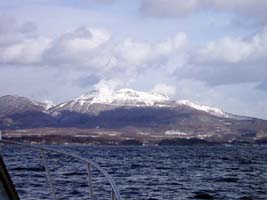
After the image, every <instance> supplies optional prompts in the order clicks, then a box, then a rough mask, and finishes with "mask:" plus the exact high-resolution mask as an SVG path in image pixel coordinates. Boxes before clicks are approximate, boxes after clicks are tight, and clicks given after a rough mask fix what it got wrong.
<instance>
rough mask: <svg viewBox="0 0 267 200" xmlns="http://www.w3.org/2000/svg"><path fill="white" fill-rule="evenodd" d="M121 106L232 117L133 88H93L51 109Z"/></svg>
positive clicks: (105, 108)
mask: <svg viewBox="0 0 267 200" xmlns="http://www.w3.org/2000/svg"><path fill="white" fill-rule="evenodd" d="M120 106H131V107H133V106H134V107H135V106H137V107H178V106H186V107H190V108H191V109H195V110H199V111H203V112H206V113H209V114H211V115H214V116H217V117H224V118H231V116H233V115H231V114H228V113H226V112H224V111H222V110H220V109H219V108H215V107H209V106H204V105H198V104H195V103H193V102H190V101H189V100H178V101H173V100H171V99H170V98H169V97H168V96H166V95H164V94H160V93H155V92H142V91H136V90H132V89H121V90H118V91H99V90H93V91H91V92H88V93H86V94H83V95H81V96H80V97H78V98H76V99H75V100H73V101H69V102H65V103H62V104H59V105H57V106H55V107H52V108H51V109H50V111H51V112H53V113H56V112H60V111H64V110H68V111H77V112H81V113H88V112H93V113H98V112H100V111H103V110H110V109H112V108H117V107H120Z"/></svg>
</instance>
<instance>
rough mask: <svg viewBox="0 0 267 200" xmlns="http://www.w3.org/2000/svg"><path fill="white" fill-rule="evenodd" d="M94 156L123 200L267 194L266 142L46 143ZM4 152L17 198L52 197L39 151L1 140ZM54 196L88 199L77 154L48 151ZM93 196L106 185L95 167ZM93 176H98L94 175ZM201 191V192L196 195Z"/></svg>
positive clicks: (106, 191) (105, 192)
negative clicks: (161, 144) (164, 144)
mask: <svg viewBox="0 0 267 200" xmlns="http://www.w3.org/2000/svg"><path fill="white" fill-rule="evenodd" d="M49 147H51V148H56V149H60V150H64V151H67V152H71V153H73V154H77V155H80V156H82V157H84V158H88V159H92V160H94V161H96V162H97V163H98V164H99V165H100V166H102V167H103V168H105V169H106V170H107V171H108V172H109V173H110V175H111V176H112V177H113V178H114V180H115V182H116V183H117V185H118V187H119V189H120V192H121V195H122V197H123V198H124V199H125V200H126V199H127V200H142V199H147V200H148V199H150V200H152V199H153V200H156V199H160V200H169V199H182V200H183V199H198V198H197V197H199V198H200V196H201V194H203V193H204V194H206V195H207V194H209V195H210V197H213V199H222V200H224V199H225V200H231V199H243V200H248V199H256V200H260V199H267V163H266V154H267V147H264V146H230V147H229V146H228V147H226V146H208V147H206V146H202V147H200V146H181V147H171V146H170V147H118V146H96V147H92V146H77V145H76V146H49ZM4 158H5V161H6V164H7V166H8V169H9V170H10V173H11V176H12V178H13V179H14V182H15V185H16V187H17V189H18V192H19V195H20V196H21V199H25V200H33V199H50V196H49V195H50V193H49V187H48V186H47V181H46V178H45V173H44V168H43V165H42V160H41V158H40V155H39V153H38V152H33V151H30V150H29V149H25V148H20V147H14V146H4ZM49 166H50V169H51V171H52V176H53V181H54V183H55V185H56V191H57V197H58V199H73V200H74V199H75V200H76V199H79V200H80V199H88V196H89V192H88V186H87V177H86V168H85V167H84V166H83V165H82V164H81V163H79V162H77V161H76V160H73V159H70V158H66V157H62V156H59V155H56V154H50V155H49ZM93 175H94V177H95V178H94V180H93V181H94V188H95V190H96V199H97V200H100V199H109V197H110V188H109V187H108V184H107V182H105V181H104V180H103V177H101V176H99V174H98V173H97V172H96V171H93ZM96 177H97V178H96ZM198 195H199V196H198Z"/></svg>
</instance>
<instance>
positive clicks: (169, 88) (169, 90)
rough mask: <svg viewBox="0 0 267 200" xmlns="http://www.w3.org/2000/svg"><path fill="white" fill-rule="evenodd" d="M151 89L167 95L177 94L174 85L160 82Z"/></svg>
mask: <svg viewBox="0 0 267 200" xmlns="http://www.w3.org/2000/svg"><path fill="white" fill-rule="evenodd" d="M151 91H152V92H157V93H161V94H165V95H167V96H174V95H175V94H176V87H175V86H173V85H168V84H164V83H159V84H157V85H155V86H154V88H152V90H151Z"/></svg>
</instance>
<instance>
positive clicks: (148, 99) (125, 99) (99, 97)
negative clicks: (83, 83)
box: [75, 89, 170, 106]
mask: <svg viewBox="0 0 267 200" xmlns="http://www.w3.org/2000/svg"><path fill="white" fill-rule="evenodd" d="M169 100H170V99H169V97H168V96H166V95H163V94H159V93H155V92H141V91H135V90H132V89H121V90H118V91H112V92H111V91H101V90H93V91H91V92H89V93H87V94H83V95H81V96H80V97H79V98H77V99H76V100H75V102H78V103H79V104H80V105H81V106H83V105H84V104H85V103H90V104H97V103H98V104H116V105H119V104H122V105H145V106H153V105H156V104H157V103H161V102H166V101H169Z"/></svg>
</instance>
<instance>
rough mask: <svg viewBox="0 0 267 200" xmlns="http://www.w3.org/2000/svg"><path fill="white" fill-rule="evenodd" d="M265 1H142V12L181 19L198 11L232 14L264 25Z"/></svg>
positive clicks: (265, 15) (265, 14)
mask: <svg viewBox="0 0 267 200" xmlns="http://www.w3.org/2000/svg"><path fill="white" fill-rule="evenodd" d="M266 7H267V1H265V0H254V1H251V0H234V1H233V0H201V1H200V0H187V1H184V0H142V3H141V8H140V9H141V11H142V12H143V13H144V14H146V15H148V16H152V17H181V16H185V15H189V14H192V13H195V12H196V11H207V10H209V11H215V12H218V11H221V12H232V13H233V14H234V15H236V16H238V15H240V16H243V17H247V19H249V18H251V17H252V18H254V19H255V20H257V21H260V22H262V23H264V21H265V19H266V17H267V13H266V12H265V11H266Z"/></svg>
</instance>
